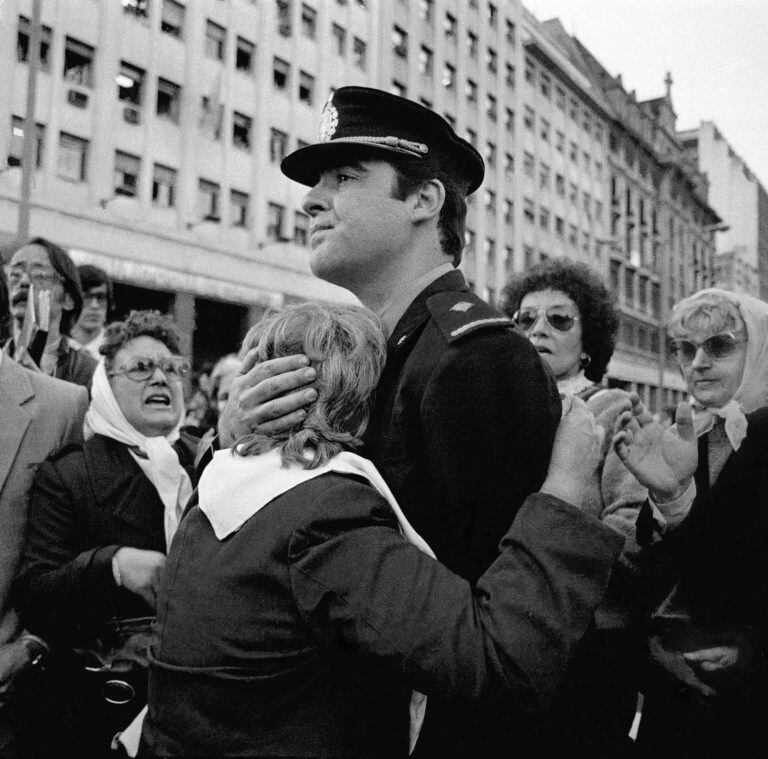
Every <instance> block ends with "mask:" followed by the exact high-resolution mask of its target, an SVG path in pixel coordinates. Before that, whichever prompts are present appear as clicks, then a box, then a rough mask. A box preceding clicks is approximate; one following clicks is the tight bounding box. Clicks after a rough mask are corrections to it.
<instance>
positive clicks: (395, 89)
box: [390, 79, 408, 98]
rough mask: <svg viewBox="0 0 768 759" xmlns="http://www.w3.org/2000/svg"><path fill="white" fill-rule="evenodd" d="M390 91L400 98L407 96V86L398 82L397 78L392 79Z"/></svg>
mask: <svg viewBox="0 0 768 759" xmlns="http://www.w3.org/2000/svg"><path fill="white" fill-rule="evenodd" d="M390 92H391V93H392V94H393V95H397V96H398V97H401V98H404V97H408V88H407V87H406V86H405V85H404V84H403V83H402V82H398V81H397V79H393V80H392V87H391V88H390Z"/></svg>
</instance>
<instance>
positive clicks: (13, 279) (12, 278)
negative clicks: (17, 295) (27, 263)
mask: <svg viewBox="0 0 768 759" xmlns="http://www.w3.org/2000/svg"><path fill="white" fill-rule="evenodd" d="M24 275H26V276H27V279H29V281H30V282H31V283H32V285H33V286H34V287H36V288H37V289H38V290H45V289H47V288H48V287H51V286H52V285H55V284H56V283H57V282H61V281H62V278H61V276H60V275H59V273H58V272H55V271H48V270H47V269H42V268H34V267H33V268H31V269H27V268H26V267H24V266H12V267H11V268H10V269H9V270H8V284H9V285H11V286H12V287H15V286H16V285H18V284H19V282H21V278H22V277H23V276H24Z"/></svg>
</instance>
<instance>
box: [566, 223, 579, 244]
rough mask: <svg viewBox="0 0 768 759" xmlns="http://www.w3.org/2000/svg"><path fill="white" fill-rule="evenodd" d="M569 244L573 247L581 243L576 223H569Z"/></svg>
mask: <svg viewBox="0 0 768 759" xmlns="http://www.w3.org/2000/svg"><path fill="white" fill-rule="evenodd" d="M568 244H569V245H570V246H571V247H573V248H575V247H576V246H577V245H578V244H579V230H578V229H576V225H575V224H569V225H568Z"/></svg>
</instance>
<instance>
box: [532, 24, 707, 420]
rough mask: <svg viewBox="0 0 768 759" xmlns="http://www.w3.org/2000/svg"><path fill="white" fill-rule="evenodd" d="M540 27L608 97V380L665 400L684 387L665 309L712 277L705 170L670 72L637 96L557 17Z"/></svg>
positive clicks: (653, 402) (656, 404) (655, 401)
mask: <svg viewBox="0 0 768 759" xmlns="http://www.w3.org/2000/svg"><path fill="white" fill-rule="evenodd" d="M542 28H543V29H545V31H546V33H547V34H548V35H549V37H550V39H552V41H553V44H556V45H557V46H558V47H560V48H561V49H562V50H563V51H564V53H565V54H566V55H567V57H568V59H569V60H570V61H571V63H572V64H573V65H575V66H576V67H577V68H579V70H580V71H581V72H582V73H583V75H584V76H585V77H587V78H588V79H589V80H590V81H591V82H592V84H593V86H594V87H595V88H596V89H597V90H599V91H600V92H602V95H603V100H604V102H605V103H606V105H605V113H606V115H607V131H608V133H607V163H606V172H607V178H608V183H609V186H608V198H609V202H608V203H607V204H606V213H607V219H606V222H607V238H606V247H607V248H608V250H609V256H608V270H607V278H608V282H609V286H610V288H611V290H612V291H613V292H614V293H615V294H616V296H617V303H618V307H619V310H620V331H619V339H618V345H617V351H616V353H615V355H614V359H613V361H612V362H611V365H610V367H609V370H608V371H609V381H610V382H611V383H612V384H621V385H623V386H625V387H631V388H632V389H635V390H637V391H638V392H639V393H640V395H641V397H643V399H644V400H645V402H646V403H648V404H649V405H650V406H651V407H653V408H656V409H658V408H663V407H668V406H670V405H673V404H674V402H675V401H676V400H678V399H679V398H680V397H681V395H682V393H683V391H684V389H685V387H684V385H683V383H682V380H681V378H680V375H679V372H678V371H677V370H676V368H675V367H674V366H673V365H672V364H671V363H670V361H669V359H668V355H667V350H666V334H665V325H666V321H667V316H668V313H669V310H670V308H671V307H672V305H673V304H674V303H675V302H676V301H678V300H680V299H681V298H683V297H685V296H686V295H689V294H690V293H692V292H695V291H696V290H698V289H701V288H702V287H706V286H709V285H711V284H712V283H713V281H714V260H713V257H714V234H715V231H716V230H717V228H718V225H719V223H720V221H721V219H720V217H719V216H718V214H717V213H716V212H715V211H714V210H713V209H712V208H711V207H710V205H709V203H708V197H707V192H708V185H707V180H706V177H705V176H704V175H703V174H701V173H700V172H699V171H698V169H697V167H696V165H695V163H694V162H692V161H691V160H690V158H689V157H688V156H687V155H686V153H685V152H684V150H683V147H682V145H681V144H680V142H679V141H678V139H677V137H676V132H675V123H676V118H677V117H676V114H675V112H674V109H673V106H672V99H671V84H672V82H671V77H670V76H668V77H667V81H666V93H665V95H664V96H663V97H659V98H655V99H651V100H646V101H638V100H637V97H636V95H635V93H634V92H628V91H627V90H626V89H625V88H624V86H623V84H622V81H621V76H620V75H619V76H616V77H614V76H612V75H611V74H609V73H608V71H606V69H605V68H604V67H603V66H602V64H600V62H599V61H598V60H597V59H596V58H595V57H594V56H593V55H592V54H591V53H590V52H589V51H588V50H587V49H586V48H585V47H584V46H583V45H582V44H581V43H580V42H579V41H578V40H577V39H576V38H575V37H572V36H570V35H568V34H567V32H566V31H565V30H564V28H563V26H562V24H561V23H560V21H559V20H557V19H554V20H551V21H547V22H544V24H543V25H542ZM660 388H663V392H659V389H660Z"/></svg>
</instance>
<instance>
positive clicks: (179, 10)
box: [160, 0, 184, 38]
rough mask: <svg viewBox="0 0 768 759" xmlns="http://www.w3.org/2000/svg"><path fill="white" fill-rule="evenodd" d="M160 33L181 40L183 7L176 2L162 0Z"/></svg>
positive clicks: (174, 0) (173, 0)
mask: <svg viewBox="0 0 768 759" xmlns="http://www.w3.org/2000/svg"><path fill="white" fill-rule="evenodd" d="M160 31H162V32H165V33H166V34H170V35H171V36H172V37H179V38H181V37H182V36H183V34H184V6H183V5H182V4H181V3H177V2H176V0H163V10H162V15H161V16H160Z"/></svg>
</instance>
